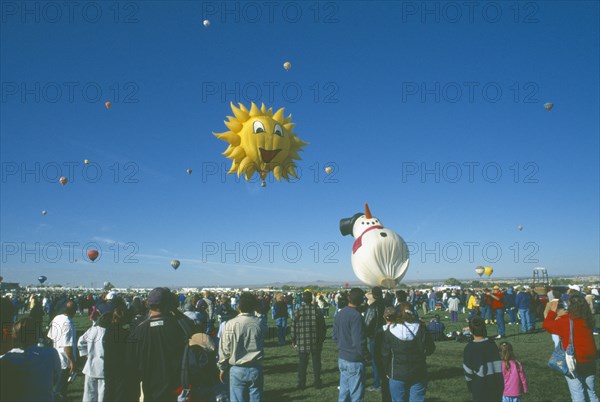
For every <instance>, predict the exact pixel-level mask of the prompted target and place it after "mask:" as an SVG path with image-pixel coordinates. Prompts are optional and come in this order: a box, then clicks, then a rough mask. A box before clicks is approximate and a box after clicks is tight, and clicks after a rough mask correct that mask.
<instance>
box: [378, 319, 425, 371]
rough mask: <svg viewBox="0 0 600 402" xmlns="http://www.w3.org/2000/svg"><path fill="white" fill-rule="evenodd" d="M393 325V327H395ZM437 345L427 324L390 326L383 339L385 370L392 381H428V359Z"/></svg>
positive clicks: (387, 327)
mask: <svg viewBox="0 0 600 402" xmlns="http://www.w3.org/2000/svg"><path fill="white" fill-rule="evenodd" d="M392 325H393V324H392ZM434 351H435V343H434V342H433V339H432V338H431V335H429V333H428V332H427V330H426V328H425V324H423V323H406V324H395V325H393V326H386V329H385V331H384V338H383V350H382V356H383V367H384V371H385V374H386V375H387V376H389V378H390V379H394V380H401V381H408V382H416V381H422V380H426V379H427V363H426V359H425V357H426V356H429V355H431V354H432V353H433V352H434Z"/></svg>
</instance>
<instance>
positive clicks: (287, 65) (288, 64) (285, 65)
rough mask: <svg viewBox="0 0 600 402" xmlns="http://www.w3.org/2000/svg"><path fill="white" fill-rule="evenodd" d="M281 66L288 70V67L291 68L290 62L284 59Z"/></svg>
mask: <svg viewBox="0 0 600 402" xmlns="http://www.w3.org/2000/svg"><path fill="white" fill-rule="evenodd" d="M283 68H285V71H290V69H291V68H292V63H290V62H289V61H286V62H285V63H283Z"/></svg>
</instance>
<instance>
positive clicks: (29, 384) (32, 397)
mask: <svg viewBox="0 0 600 402" xmlns="http://www.w3.org/2000/svg"><path fill="white" fill-rule="evenodd" d="M11 318H12V317H11ZM12 335H13V345H14V346H15V348H14V349H12V350H10V351H9V352H8V353H6V354H4V355H2V356H0V378H1V381H0V400H2V401H39V402H46V401H54V386H55V385H56V384H58V381H59V379H60V372H61V363H60V357H59V356H58V352H57V351H56V350H55V349H54V348H49V347H45V346H37V345H36V344H37V342H38V339H39V338H40V337H41V335H42V333H41V332H40V327H39V325H38V323H37V322H36V321H34V320H33V319H31V318H29V317H26V318H22V319H21V320H19V322H17V323H16V324H15V326H14V332H13V334H12Z"/></svg>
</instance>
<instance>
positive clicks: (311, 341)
mask: <svg viewBox="0 0 600 402" xmlns="http://www.w3.org/2000/svg"><path fill="white" fill-rule="evenodd" d="M312 300H313V296H312V293H310V292H304V293H303V294H302V301H303V302H304V303H303V305H302V307H300V309H299V310H298V311H297V313H296V314H295V315H294V322H293V324H292V347H293V348H294V349H296V350H297V351H298V357H299V359H300V360H299V363H298V389H304V388H305V387H306V368H307V366H308V358H309V356H310V357H311V358H312V365H313V374H314V376H315V383H314V386H315V388H321V351H322V349H323V342H324V341H325V337H326V334H327V327H326V326H325V319H324V318H323V315H322V314H321V312H320V311H319V309H318V308H317V306H316V305H315V304H313V302H312Z"/></svg>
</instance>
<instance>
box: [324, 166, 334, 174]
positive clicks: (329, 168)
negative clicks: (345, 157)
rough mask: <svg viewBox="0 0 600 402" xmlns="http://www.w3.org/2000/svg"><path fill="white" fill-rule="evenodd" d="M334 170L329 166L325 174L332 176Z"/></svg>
mask: <svg viewBox="0 0 600 402" xmlns="http://www.w3.org/2000/svg"><path fill="white" fill-rule="evenodd" d="M332 170H333V169H332V168H331V166H327V167H326V168H325V173H327V174H330V173H331V171H332Z"/></svg>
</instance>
